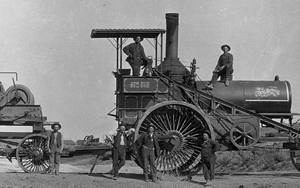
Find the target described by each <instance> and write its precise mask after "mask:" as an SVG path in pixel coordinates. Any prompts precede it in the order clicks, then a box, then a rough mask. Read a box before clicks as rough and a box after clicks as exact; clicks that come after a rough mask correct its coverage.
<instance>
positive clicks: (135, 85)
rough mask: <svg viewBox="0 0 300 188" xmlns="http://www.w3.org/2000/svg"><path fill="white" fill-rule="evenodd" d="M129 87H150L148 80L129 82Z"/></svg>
mask: <svg viewBox="0 0 300 188" xmlns="http://www.w3.org/2000/svg"><path fill="white" fill-rule="evenodd" d="M130 88H150V82H131V83H130Z"/></svg>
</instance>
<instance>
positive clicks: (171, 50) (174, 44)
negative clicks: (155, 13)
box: [166, 13, 179, 60]
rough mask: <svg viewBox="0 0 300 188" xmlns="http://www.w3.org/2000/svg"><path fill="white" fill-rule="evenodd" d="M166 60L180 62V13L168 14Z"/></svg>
mask: <svg viewBox="0 0 300 188" xmlns="http://www.w3.org/2000/svg"><path fill="white" fill-rule="evenodd" d="M166 22H167V37H166V60H178V22H179V14H178V13H168V14H166Z"/></svg>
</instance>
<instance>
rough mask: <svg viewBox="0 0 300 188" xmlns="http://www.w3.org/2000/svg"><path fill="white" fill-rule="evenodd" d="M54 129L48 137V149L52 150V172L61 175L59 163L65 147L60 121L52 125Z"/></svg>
mask: <svg viewBox="0 0 300 188" xmlns="http://www.w3.org/2000/svg"><path fill="white" fill-rule="evenodd" d="M51 128H52V129H53V131H52V132H51V134H50V137H49V139H48V147H49V148H48V151H49V152H50V163H51V174H52V175H53V174H55V175H57V176H58V175H59V164H60V156H61V154H62V151H63V148H64V140H63V136H62V134H61V132H59V131H58V130H60V129H61V125H60V124H59V123H56V124H53V125H52V126H51Z"/></svg>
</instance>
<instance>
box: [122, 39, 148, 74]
mask: <svg viewBox="0 0 300 188" xmlns="http://www.w3.org/2000/svg"><path fill="white" fill-rule="evenodd" d="M133 40H134V43H131V44H129V45H127V46H125V47H124V48H123V51H124V53H125V54H126V55H127V56H128V57H127V58H126V61H127V62H128V63H129V65H130V66H131V69H132V72H133V73H132V75H133V76H140V70H141V66H144V68H145V69H146V70H147V71H149V72H150V71H151V70H148V69H149V67H150V66H151V65H152V59H149V58H147V57H146V55H145V52H144V48H143V46H142V45H141V41H142V40H143V39H142V37H140V36H136V37H134V38H133ZM147 71H146V72H147ZM147 76H150V73H147Z"/></svg>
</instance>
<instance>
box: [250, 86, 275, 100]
mask: <svg viewBox="0 0 300 188" xmlns="http://www.w3.org/2000/svg"><path fill="white" fill-rule="evenodd" d="M278 96H280V90H279V89H278V88H277V87H267V88H265V87H257V88H255V97H261V98H265V97H278Z"/></svg>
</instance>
